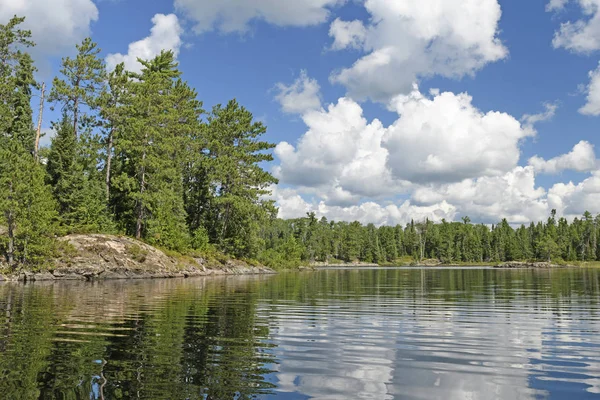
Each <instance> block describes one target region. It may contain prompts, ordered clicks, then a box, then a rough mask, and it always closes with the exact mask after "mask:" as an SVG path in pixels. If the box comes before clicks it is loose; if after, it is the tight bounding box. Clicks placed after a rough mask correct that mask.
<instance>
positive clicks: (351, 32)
mask: <svg viewBox="0 0 600 400" xmlns="http://www.w3.org/2000/svg"><path fill="white" fill-rule="evenodd" d="M329 36H331V37H332V38H333V44H332V45H331V48H332V49H333V50H342V49H346V48H354V49H359V48H361V47H362V45H363V44H364V42H365V39H366V36H367V29H366V28H365V26H364V25H363V23H362V21H349V22H348V21H342V20H341V19H339V18H336V20H335V21H333V22H332V23H331V27H330V28H329Z"/></svg>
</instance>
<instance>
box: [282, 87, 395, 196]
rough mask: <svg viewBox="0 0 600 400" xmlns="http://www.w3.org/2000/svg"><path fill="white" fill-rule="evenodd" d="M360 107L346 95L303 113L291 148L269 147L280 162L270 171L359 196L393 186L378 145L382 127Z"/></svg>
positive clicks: (384, 191)
mask: <svg viewBox="0 0 600 400" xmlns="http://www.w3.org/2000/svg"><path fill="white" fill-rule="evenodd" d="M362 112H363V110H362V108H361V106H360V105H359V104H358V103H356V102H354V101H353V100H350V99H347V98H341V99H339V101H338V103H337V104H331V105H329V107H328V109H327V110H311V111H308V112H307V113H305V114H304V115H303V117H302V118H303V120H304V123H305V124H306V125H307V127H308V131H307V132H306V133H305V134H304V135H303V136H302V137H301V138H300V140H299V142H298V144H297V145H296V147H294V146H292V145H291V144H289V143H287V142H282V143H280V144H279V145H277V147H276V148H275V154H276V155H277V157H278V158H279V160H280V161H281V163H280V165H279V166H278V167H276V168H275V171H274V172H275V175H276V176H277V177H278V178H280V180H281V181H282V182H283V183H286V184H293V185H298V186H305V187H313V188H314V187H325V188H331V187H333V188H335V187H339V190H342V191H348V192H350V193H352V194H353V195H359V196H368V197H371V196H381V195H385V194H391V193H394V192H396V191H398V190H399V186H401V183H400V182H395V181H393V180H392V177H391V174H390V171H389V169H388V168H387V166H386V161H387V157H388V153H387V150H386V149H384V148H383V147H381V140H382V137H383V135H384V133H385V128H384V127H383V126H382V124H381V122H380V121H378V120H374V121H373V122H371V123H368V122H367V120H366V119H365V118H364V117H363V115H362Z"/></svg>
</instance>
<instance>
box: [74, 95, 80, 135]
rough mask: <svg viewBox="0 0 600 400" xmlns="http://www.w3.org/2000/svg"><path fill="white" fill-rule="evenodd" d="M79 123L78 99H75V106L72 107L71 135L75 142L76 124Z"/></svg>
mask: <svg viewBox="0 0 600 400" xmlns="http://www.w3.org/2000/svg"><path fill="white" fill-rule="evenodd" d="M78 122H79V97H75V104H74V105H73V134H74V135H75V140H77V138H78V135H77V123H78Z"/></svg>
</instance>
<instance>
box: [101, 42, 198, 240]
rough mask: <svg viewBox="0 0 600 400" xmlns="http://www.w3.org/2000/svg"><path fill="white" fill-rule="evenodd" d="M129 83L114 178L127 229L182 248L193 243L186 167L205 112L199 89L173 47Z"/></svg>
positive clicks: (119, 206)
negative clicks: (185, 190) (185, 192)
mask: <svg viewBox="0 0 600 400" xmlns="http://www.w3.org/2000/svg"><path fill="white" fill-rule="evenodd" d="M141 62H142V64H143V66H144V68H143V70H142V72H141V73H140V74H137V75H135V76H134V78H135V79H134V80H133V81H132V82H130V83H129V84H128V90H129V92H130V96H131V100H130V102H129V104H127V105H126V106H125V110H124V112H125V113H126V115H127V116H128V118H127V124H126V127H125V131H124V132H121V134H120V135H119V142H118V143H116V144H115V154H116V158H117V159H118V161H119V175H118V176H116V177H115V178H114V179H113V180H112V183H113V185H114V187H115V190H117V191H118V192H119V193H117V194H116V196H117V197H118V198H119V200H118V202H119V205H118V209H119V210H120V211H119V213H120V214H121V217H122V218H119V219H120V220H122V221H124V222H125V224H126V225H125V228H126V229H127V230H128V231H129V232H130V233H132V234H134V235H135V237H136V238H138V239H140V238H145V239H147V240H148V241H149V242H150V243H153V244H157V245H160V246H164V247H167V248H171V249H176V250H184V249H185V248H187V247H188V246H189V242H190V237H189V232H188V228H187V225H186V221H187V214H186V211H185V207H184V203H183V199H184V197H183V178H182V176H183V166H184V163H185V160H186V157H187V152H188V151H189V148H190V146H189V140H190V137H191V134H192V132H194V131H195V130H197V129H198V116H199V115H200V113H201V109H200V103H199V102H198V101H197V100H196V93H195V92H194V91H193V90H191V89H190V88H189V87H188V86H187V85H186V84H185V83H183V82H182V81H181V80H179V79H178V78H179V76H180V74H181V73H180V72H179V71H178V70H177V63H176V62H175V57H174V54H173V52H170V51H169V52H162V53H161V54H160V55H158V56H157V57H156V58H154V59H153V60H151V61H141Z"/></svg>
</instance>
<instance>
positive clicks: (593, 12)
mask: <svg viewBox="0 0 600 400" xmlns="http://www.w3.org/2000/svg"><path fill="white" fill-rule="evenodd" d="M575 1H577V3H578V4H579V6H580V7H581V10H582V12H583V14H584V18H583V19H580V20H577V21H575V22H572V21H567V22H564V23H562V24H561V25H560V28H559V29H558V30H557V31H556V32H555V33H554V39H553V40H552V45H553V46H554V47H555V48H565V49H567V50H571V51H573V52H577V53H588V52H591V51H594V50H598V49H600V13H599V10H600V0H575ZM568 2H569V0H551V1H550V3H548V5H547V6H546V10H548V11H556V10H561V9H562V8H563V7H564V6H565V5H566V4H567V3H568Z"/></svg>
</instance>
